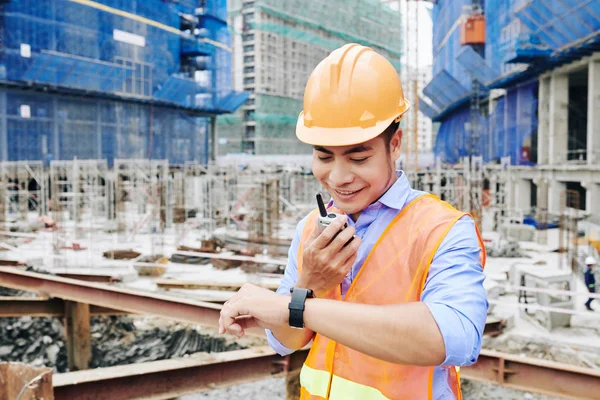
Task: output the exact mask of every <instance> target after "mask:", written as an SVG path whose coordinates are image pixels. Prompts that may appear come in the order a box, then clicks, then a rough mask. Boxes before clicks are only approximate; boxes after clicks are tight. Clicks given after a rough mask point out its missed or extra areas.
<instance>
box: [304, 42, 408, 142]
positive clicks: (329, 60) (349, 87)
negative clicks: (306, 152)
mask: <svg viewBox="0 0 600 400" xmlns="http://www.w3.org/2000/svg"><path fill="white" fill-rule="evenodd" d="M409 107H410V103H409V102H408V101H407V100H406V99H405V98H404V93H403V92H402V84H401V83H400V78H399V77H398V72H396V69H395V68H394V67H393V66H392V64H391V63H390V62H389V61H388V60H386V59H385V58H384V57H383V56H381V55H380V54H377V53H376V52H375V51H373V50H372V49H371V48H369V47H364V46H361V45H358V44H356V43H351V44H347V45H345V46H343V47H341V48H339V49H337V50H334V51H333V52H332V53H331V54H330V55H329V56H327V57H326V58H325V59H324V60H323V61H321V62H320V63H319V65H317V67H316V68H315V69H314V71H313V72H312V74H311V75H310V77H309V78H308V82H307V83H306V89H305V91H304V110H303V111H302V112H301V113H300V116H299V117H298V123H297V124H296V136H298V139H300V140H301V141H302V142H304V143H308V144H312V145H319V146H348V145H353V144H357V143H363V142H366V141H368V140H371V139H373V138H374V137H376V136H378V135H379V134H381V133H382V132H383V131H384V130H385V129H386V128H387V127H388V126H389V125H390V124H391V123H392V122H394V121H400V119H401V118H402V115H403V114H404V113H405V112H406V111H407V110H408V109H409Z"/></svg>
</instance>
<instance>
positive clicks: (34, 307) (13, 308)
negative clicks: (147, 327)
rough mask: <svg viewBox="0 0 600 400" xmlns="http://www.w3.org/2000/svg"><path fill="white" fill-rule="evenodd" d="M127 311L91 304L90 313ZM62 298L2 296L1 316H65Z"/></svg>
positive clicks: (108, 313) (0, 304)
mask: <svg viewBox="0 0 600 400" xmlns="http://www.w3.org/2000/svg"><path fill="white" fill-rule="evenodd" d="M127 314H129V313H128V312H126V311H121V310H116V309H113V308H106V307H100V306H94V305H92V306H90V315H91V316H96V315H127ZM64 316H65V303H64V301H63V300H62V299H44V298H39V297H0V318H3V317H61V318H62V317H64Z"/></svg>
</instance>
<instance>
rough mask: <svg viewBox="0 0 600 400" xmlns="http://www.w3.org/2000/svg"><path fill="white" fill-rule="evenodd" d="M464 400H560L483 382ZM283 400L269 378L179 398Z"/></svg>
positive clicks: (468, 384)
mask: <svg viewBox="0 0 600 400" xmlns="http://www.w3.org/2000/svg"><path fill="white" fill-rule="evenodd" d="M462 387H463V398H464V399H465V400H561V399H558V398H555V397H546V396H541V395H537V394H532V393H528V392H522V391H520V390H513V389H507V388H503V387H501V386H496V385H492V384H488V383H483V382H474V381H466V380H463V382H462ZM207 399H209V400H227V399H236V400H237V399H243V400H254V399H260V400H285V379H284V378H270V379H265V380H262V381H257V382H251V383H244V384H242V385H237V386H232V387H228V388H223V389H215V390H211V391H209V392H204V393H198V394H193V395H189V396H184V397H180V398H179V400H207Z"/></svg>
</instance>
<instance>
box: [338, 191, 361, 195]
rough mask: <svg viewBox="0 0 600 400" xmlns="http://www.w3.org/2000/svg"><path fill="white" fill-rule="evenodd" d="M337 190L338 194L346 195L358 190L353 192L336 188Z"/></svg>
mask: <svg viewBox="0 0 600 400" xmlns="http://www.w3.org/2000/svg"><path fill="white" fill-rule="evenodd" d="M337 192H338V193H339V194H346V195H348V194H354V193H356V192H358V190H355V191H354V192H345V191H342V190H337Z"/></svg>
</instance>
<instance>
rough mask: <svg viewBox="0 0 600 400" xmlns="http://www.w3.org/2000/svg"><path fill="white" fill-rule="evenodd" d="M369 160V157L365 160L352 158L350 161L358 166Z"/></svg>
mask: <svg viewBox="0 0 600 400" xmlns="http://www.w3.org/2000/svg"><path fill="white" fill-rule="evenodd" d="M368 159H369V157H364V158H351V159H350V161H352V162H355V163H357V164H360V163H363V162H365V161H367V160H368Z"/></svg>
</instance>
